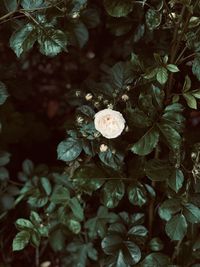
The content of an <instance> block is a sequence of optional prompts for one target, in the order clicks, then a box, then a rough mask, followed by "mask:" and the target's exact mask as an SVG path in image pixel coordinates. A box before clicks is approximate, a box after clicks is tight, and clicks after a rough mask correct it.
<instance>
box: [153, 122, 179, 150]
mask: <svg viewBox="0 0 200 267" xmlns="http://www.w3.org/2000/svg"><path fill="white" fill-rule="evenodd" d="M157 126H158V128H159V129H160V132H161V134H162V135H163V136H164V139H165V140H166V142H167V144H168V146H169V147H170V148H171V149H172V150H177V149H178V148H180V145H181V142H182V138H181V136H180V134H179V133H178V131H177V130H176V129H175V128H173V127H172V126H171V125H170V124H168V123H163V122H161V123H159V124H158V123H157Z"/></svg>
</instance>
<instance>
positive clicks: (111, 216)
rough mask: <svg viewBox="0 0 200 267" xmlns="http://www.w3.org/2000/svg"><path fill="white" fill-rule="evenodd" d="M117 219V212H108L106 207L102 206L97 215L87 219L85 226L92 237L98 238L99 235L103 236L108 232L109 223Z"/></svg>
mask: <svg viewBox="0 0 200 267" xmlns="http://www.w3.org/2000/svg"><path fill="white" fill-rule="evenodd" d="M117 219H118V216H117V215H116V214H115V213H113V212H108V209H107V208H106V207H104V206H100V207H99V209H98V212H97V216H96V217H94V218H90V219H89V220H87V221H86V223H85V228H86V229H88V234H89V236H90V238H96V237H97V235H98V236H100V237H101V238H103V237H104V236H105V234H106V230H107V224H108V223H114V222H115V221H116V220H117Z"/></svg>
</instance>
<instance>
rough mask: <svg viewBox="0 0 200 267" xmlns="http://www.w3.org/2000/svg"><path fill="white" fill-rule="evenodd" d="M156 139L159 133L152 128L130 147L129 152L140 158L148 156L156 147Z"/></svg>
mask: <svg viewBox="0 0 200 267" xmlns="http://www.w3.org/2000/svg"><path fill="white" fill-rule="evenodd" d="M158 139H159V133H158V131H157V130H156V129H155V128H154V127H152V128H150V129H149V130H148V131H147V132H146V133H145V134H144V135H143V136H142V137H141V138H140V139H139V141H138V142H137V143H135V144H134V145H133V146H132V148H131V151H132V152H133V153H135V154H137V155H140V156H145V155H148V154H149V153H151V152H152V151H153V149H154V148H155V147H156V145H157V143H158Z"/></svg>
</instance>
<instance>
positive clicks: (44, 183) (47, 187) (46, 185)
mask: <svg viewBox="0 0 200 267" xmlns="http://www.w3.org/2000/svg"><path fill="white" fill-rule="evenodd" d="M40 182H41V185H42V187H43V189H44V191H45V193H46V194H47V196H49V195H50V194H51V191H52V187H51V183H50V182H49V180H48V179H47V178H46V177H41V178H40Z"/></svg>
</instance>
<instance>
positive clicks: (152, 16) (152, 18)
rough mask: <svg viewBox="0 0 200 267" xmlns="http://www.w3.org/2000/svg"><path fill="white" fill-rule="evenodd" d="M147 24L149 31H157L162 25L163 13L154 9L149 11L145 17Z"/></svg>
mask: <svg viewBox="0 0 200 267" xmlns="http://www.w3.org/2000/svg"><path fill="white" fill-rule="evenodd" d="M145 19H146V24H147V27H148V28H149V30H154V29H156V28H157V27H158V26H159V25H160V23H161V19H162V16H161V13H159V12H158V11H156V10H154V9H148V10H147V12H146V15H145Z"/></svg>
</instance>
